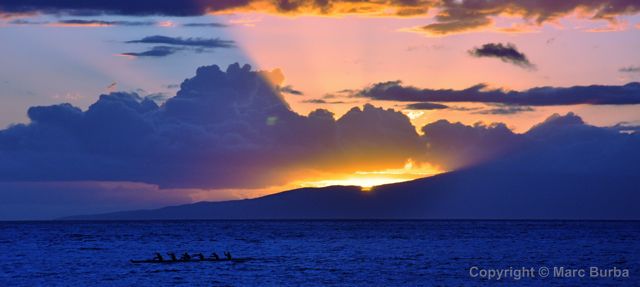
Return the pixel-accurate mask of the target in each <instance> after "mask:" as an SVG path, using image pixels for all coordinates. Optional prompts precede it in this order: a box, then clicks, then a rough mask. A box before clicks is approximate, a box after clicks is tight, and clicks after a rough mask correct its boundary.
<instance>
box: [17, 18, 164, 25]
mask: <svg viewBox="0 0 640 287" xmlns="http://www.w3.org/2000/svg"><path fill="white" fill-rule="evenodd" d="M9 24H13V25H46V26H53V27H113V26H134V27H135V26H155V25H158V22H156V21H108V20H82V19H67V20H60V21H56V22H49V21H31V20H27V19H16V20H13V21H10V22H9Z"/></svg>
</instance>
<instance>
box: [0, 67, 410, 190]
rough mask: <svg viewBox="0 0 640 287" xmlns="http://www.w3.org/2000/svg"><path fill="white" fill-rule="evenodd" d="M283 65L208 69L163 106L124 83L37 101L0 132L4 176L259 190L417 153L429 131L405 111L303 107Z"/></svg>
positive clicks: (390, 163) (394, 163)
mask: <svg viewBox="0 0 640 287" xmlns="http://www.w3.org/2000/svg"><path fill="white" fill-rule="evenodd" d="M279 73H280V72H279V70H275V71H272V72H256V71H252V70H251V68H250V67H249V66H248V65H245V66H240V65H238V64H234V65H230V66H229V67H228V68H227V69H226V71H223V70H221V69H220V68H219V67H218V66H206V67H200V68H199V69H198V70H197V72H196V76H195V77H193V78H190V79H187V80H185V81H184V82H183V83H182V84H181V85H180V90H179V91H178V92H177V95H176V96H175V97H172V98H170V99H168V100H167V101H166V102H165V103H164V104H162V105H161V106H158V105H157V104H156V103H155V102H154V101H153V100H152V99H149V98H142V97H140V96H138V95H137V94H134V93H123V92H119V93H111V94H106V95H101V96H100V99H99V100H98V101H97V102H96V103H94V104H93V105H91V106H90V107H89V108H88V109H87V110H86V111H83V110H81V109H79V108H77V107H74V106H72V105H70V104H59V105H53V106H42V107H32V108H30V109H29V110H28V116H29V119H30V120H31V122H30V123H29V124H19V125H15V126H12V127H10V128H8V129H5V130H2V131H0V181H121V182H144V183H148V184H155V185H158V186H160V187H162V188H171V187H179V188H212V189H213V188H256V187H266V186H272V185H281V184H284V183H288V182H289V181H290V180H292V179H299V177H296V175H297V174H300V173H303V174H308V172H313V171H317V172H355V171H359V170H363V169H371V170H379V169H385V168H391V167H398V166H402V164H403V163H404V162H405V160H406V159H407V158H410V157H415V156H417V155H418V153H419V151H420V149H421V142H420V139H419V136H418V134H417V132H416V131H415V129H414V127H413V126H412V125H411V123H410V121H409V119H408V118H407V117H406V116H404V115H403V114H402V113H400V112H396V111H393V110H384V109H380V108H376V107H373V106H371V105H365V106H364V107H363V108H353V109H352V110H350V111H349V112H348V113H346V114H345V115H344V116H342V117H341V118H339V119H337V120H336V119H334V118H333V114H332V113H330V112H328V111H326V110H321V109H320V110H316V111H313V112H311V113H310V114H309V115H308V116H302V115H298V114H296V113H295V112H293V111H292V110H291V109H290V108H289V106H288V104H287V103H286V102H285V101H284V100H283V97H282V95H281V94H280V92H279V89H278V88H277V87H274V86H273V85H274V84H273V83H274V82H273V81H271V80H267V79H278V78H281V77H282V76H281V75H280V74H279ZM275 84H278V83H277V82H276V83H275ZM372 155H375V156H372Z"/></svg>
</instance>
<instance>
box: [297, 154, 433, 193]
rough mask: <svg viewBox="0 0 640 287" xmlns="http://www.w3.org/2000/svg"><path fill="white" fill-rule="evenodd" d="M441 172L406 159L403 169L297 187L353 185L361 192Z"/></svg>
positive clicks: (305, 183)
mask: <svg viewBox="0 0 640 287" xmlns="http://www.w3.org/2000/svg"><path fill="white" fill-rule="evenodd" d="M443 172H444V170H441V169H439V168H437V167H435V166H433V165H430V164H428V163H417V162H415V161H413V160H412V159H408V160H407V161H406V163H405V165H404V167H403V168H398V169H386V170H380V171H358V172H355V173H353V174H349V175H344V176H341V177H337V178H332V179H317V180H307V181H302V182H300V183H299V186H301V187H324V186H331V185H355V186H360V187H361V188H362V190H363V191H370V190H372V189H373V188H374V187H375V186H379V185H384V184H390V183H397V182H403V181H409V180H414V179H418V178H422V177H428V176H433V175H436V174H439V173H443Z"/></svg>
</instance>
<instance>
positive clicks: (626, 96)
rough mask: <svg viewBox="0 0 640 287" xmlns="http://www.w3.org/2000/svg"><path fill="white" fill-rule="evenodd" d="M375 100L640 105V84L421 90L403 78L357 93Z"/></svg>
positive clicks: (556, 104) (536, 104) (528, 104)
mask: <svg viewBox="0 0 640 287" xmlns="http://www.w3.org/2000/svg"><path fill="white" fill-rule="evenodd" d="M354 95H355V96H360V97H366V98H371V99H375V100H388V101H401V102H477V103H497V104H505V105H522V106H560V105H578V104H588V105H636V104H640V83H637V82H633V83H628V84H626V85H623V86H605V85H592V86H573V87H568V88H557V87H537V88H532V89H528V90H524V91H504V90H501V89H488V88H487V86H486V85H484V84H479V85H476V86H473V87H470V88H468V89H464V90H451V89H441V90H434V89H419V88H415V87H411V86H403V85H402V83H401V82H400V81H390V82H383V83H377V84H374V85H372V86H370V87H367V88H365V89H363V90H361V91H358V92H356V93H355V94H354Z"/></svg>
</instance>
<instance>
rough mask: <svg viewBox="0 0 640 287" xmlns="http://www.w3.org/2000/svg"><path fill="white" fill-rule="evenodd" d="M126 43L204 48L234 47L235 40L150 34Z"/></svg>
mask: <svg viewBox="0 0 640 287" xmlns="http://www.w3.org/2000/svg"><path fill="white" fill-rule="evenodd" d="M126 43H130V44H136V43H140V44H163V45H176V46H187V47H197V48H204V49H213V48H234V47H235V42H234V41H232V40H221V39H219V38H181V37H168V36H160V35H155V36H148V37H144V38H142V39H140V40H131V41H127V42H126Z"/></svg>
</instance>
